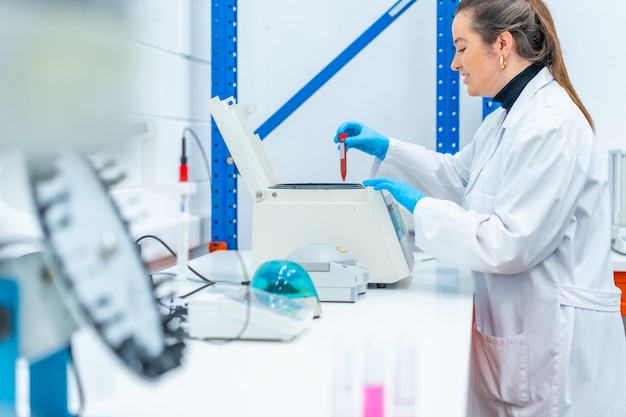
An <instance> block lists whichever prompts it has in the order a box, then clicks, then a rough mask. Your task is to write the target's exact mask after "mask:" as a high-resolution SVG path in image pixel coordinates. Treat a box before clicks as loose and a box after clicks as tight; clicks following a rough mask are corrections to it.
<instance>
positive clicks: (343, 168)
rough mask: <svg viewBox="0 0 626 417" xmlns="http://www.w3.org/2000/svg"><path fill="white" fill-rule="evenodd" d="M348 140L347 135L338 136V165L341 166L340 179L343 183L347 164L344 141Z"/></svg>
mask: <svg viewBox="0 0 626 417" xmlns="http://www.w3.org/2000/svg"><path fill="white" fill-rule="evenodd" d="M347 138H348V134H347V133H340V134H339V163H340V165H341V179H342V180H343V181H345V180H346V174H347V173H348V164H347V156H348V155H347V152H346V139H347Z"/></svg>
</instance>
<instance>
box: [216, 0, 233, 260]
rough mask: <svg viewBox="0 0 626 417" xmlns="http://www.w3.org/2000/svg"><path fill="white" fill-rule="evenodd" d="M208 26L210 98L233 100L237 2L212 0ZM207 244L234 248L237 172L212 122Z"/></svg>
mask: <svg viewBox="0 0 626 417" xmlns="http://www.w3.org/2000/svg"><path fill="white" fill-rule="evenodd" d="M211 18H212V27H211V37H212V39H211V49H212V55H211V56H212V58H211V65H212V69H211V80H212V88H211V96H212V97H215V96H219V97H220V98H221V99H222V100H223V99H226V98H228V97H234V98H235V99H236V98H237V0H214V1H213V10H212V16H211ZM211 159H212V163H211V171H212V173H213V174H212V175H213V190H212V195H211V202H212V209H211V219H212V227H211V241H212V243H213V244H219V243H221V242H224V243H226V246H227V248H228V249H237V171H236V168H235V165H234V164H233V162H232V158H231V156H230V153H229V152H228V148H227V147H226V144H225V143H224V139H223V138H222V135H221V134H220V132H219V130H218V128H217V126H216V124H215V121H212V135H211Z"/></svg>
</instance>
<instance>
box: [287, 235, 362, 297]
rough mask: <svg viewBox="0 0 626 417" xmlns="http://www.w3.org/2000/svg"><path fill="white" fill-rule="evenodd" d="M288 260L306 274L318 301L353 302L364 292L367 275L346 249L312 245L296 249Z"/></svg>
mask: <svg viewBox="0 0 626 417" xmlns="http://www.w3.org/2000/svg"><path fill="white" fill-rule="evenodd" d="M287 258H288V259H291V260H292V261H295V262H297V263H299V264H300V265H302V267H303V268H304V269H306V270H307V272H308V273H309V275H311V279H312V280H313V283H314V284H315V288H316V289H317V294H318V296H319V298H320V301H347V302H352V303H353V302H355V301H356V300H357V297H358V295H359V294H365V293H366V292H367V284H368V282H369V271H368V270H367V267H366V266H365V265H363V264H362V263H361V262H360V261H358V260H357V259H355V258H354V257H353V256H352V255H351V254H350V253H349V252H348V251H347V250H346V249H345V248H343V247H341V246H336V245H332V244H330V243H311V244H308V245H305V246H302V247H301V248H298V249H296V250H295V251H293V252H292V253H290V254H289V255H288V256H287Z"/></svg>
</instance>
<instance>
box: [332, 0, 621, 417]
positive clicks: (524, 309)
mask: <svg viewBox="0 0 626 417" xmlns="http://www.w3.org/2000/svg"><path fill="white" fill-rule="evenodd" d="M452 34H453V41H454V45H455V48H456V53H455V57H454V59H453V61H452V63H451V66H452V68H453V69H454V70H457V71H459V72H460V73H461V75H462V76H463V82H464V84H465V85H467V89H468V93H469V94H470V95H473V96H493V97H494V101H496V102H500V103H501V104H502V106H501V108H499V109H497V110H496V111H494V112H493V113H491V114H490V115H489V116H488V117H487V118H485V120H484V121H483V123H482V125H481V126H480V128H479V129H478V131H477V132H476V134H475V136H474V140H473V141H472V142H471V143H470V144H468V145H467V146H464V147H463V148H462V149H461V150H460V151H459V152H458V153H457V154H455V155H450V154H440V153H436V152H432V151H429V150H427V149H425V148H424V147H421V146H417V145H411V144H407V143H404V142H400V141H398V140H395V139H389V138H387V137H386V136H383V135H381V134H379V133H377V132H374V131H372V130H371V129H369V128H366V127H365V126H363V125H361V124H360V123H355V122H353V123H349V124H344V125H342V126H341V127H340V128H339V129H338V132H337V133H338V134H341V133H347V134H348V138H347V139H346V141H345V143H346V146H347V147H348V148H355V149H359V150H362V151H364V152H367V153H370V154H373V155H374V156H376V157H377V158H378V159H379V161H378V162H377V164H378V165H376V167H377V168H378V171H377V173H376V175H377V176H379V177H389V178H379V179H378V180H375V181H372V182H366V183H365V184H366V185H370V184H371V185H372V186H374V187H376V188H382V189H385V190H387V191H389V192H390V193H391V194H392V195H393V196H394V198H395V199H396V200H397V201H398V202H399V203H400V204H402V205H403V206H404V207H405V208H407V209H408V210H409V211H411V212H412V214H413V219H414V223H415V244H416V245H417V246H418V247H419V248H420V249H422V250H423V251H424V252H426V253H428V254H430V255H433V256H435V257H436V258H438V259H439V260H442V261H445V262H448V263H450V264H452V265H454V266H458V267H462V268H468V269H471V270H472V271H473V272H472V277H473V281H474V325H473V329H472V342H471V353H470V381H471V385H470V388H469V396H468V411H467V415H468V416H470V417H505V416H506V417H517V416H553V417H578V416H591V415H594V414H598V412H599V411H600V410H601V413H600V414H602V415H606V416H609V415H610V416H624V415H626V397H625V396H624V395H623V387H624V386H626V339H625V337H624V329H623V326H622V320H621V317H620V313H619V307H620V292H619V290H618V289H617V288H616V287H615V283H614V281H613V273H612V262H611V250H610V220H609V218H610V210H609V191H608V187H607V170H606V167H605V164H604V158H603V157H602V156H601V154H600V152H598V149H597V147H596V144H595V141H594V140H593V138H594V132H593V125H592V120H591V117H590V116H589V114H588V112H587V111H586V109H585V107H584V106H583V104H582V102H581V101H580V99H579V98H578V95H577V94H576V92H575V90H574V88H573V86H572V84H571V82H570V80H569V77H568V75H567V70H566V68H565V65H564V61H563V56H562V53H561V49H560V46H559V45H560V44H559V39H558V37H557V35H556V31H555V28H554V23H553V21H552V17H551V15H550V12H549V10H548V8H547V7H546V5H545V4H544V3H543V1H541V0H462V1H461V2H460V3H459V6H458V9H457V11H456V16H455V19H454V22H453V25H452ZM372 149H376V150H377V152H372V151H371V150H372ZM422 192H423V194H422ZM407 196H411V198H407ZM415 196H419V198H415Z"/></svg>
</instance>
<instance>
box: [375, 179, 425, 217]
mask: <svg viewBox="0 0 626 417" xmlns="http://www.w3.org/2000/svg"><path fill="white" fill-rule="evenodd" d="M363 185H365V186H366V187H374V189H375V190H387V191H389V192H390V193H391V195H392V196H393V198H395V199H396V201H397V202H398V203H400V204H402V205H403V206H404V207H406V209H407V210H409V211H410V212H411V213H413V211H414V210H415V206H416V205H417V203H418V201H420V200H421V199H422V198H424V197H425V196H424V194H423V193H422V192H420V191H418V190H416V189H415V188H413V187H411V186H410V185H409V184H407V183H406V182H403V181H399V180H392V179H389V178H376V179H373V180H365V181H363Z"/></svg>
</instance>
